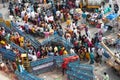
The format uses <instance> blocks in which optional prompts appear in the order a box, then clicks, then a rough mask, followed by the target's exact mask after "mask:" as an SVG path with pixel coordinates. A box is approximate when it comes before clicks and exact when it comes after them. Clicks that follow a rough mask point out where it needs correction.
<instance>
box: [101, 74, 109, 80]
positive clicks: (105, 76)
mask: <svg viewBox="0 0 120 80" xmlns="http://www.w3.org/2000/svg"><path fill="white" fill-rule="evenodd" d="M103 80H110V79H109V75H108V74H107V73H106V72H104V76H103Z"/></svg>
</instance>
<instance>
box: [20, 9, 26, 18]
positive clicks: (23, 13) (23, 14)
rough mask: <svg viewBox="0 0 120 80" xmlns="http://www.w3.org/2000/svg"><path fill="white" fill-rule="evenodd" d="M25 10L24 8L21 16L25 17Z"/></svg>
mask: <svg viewBox="0 0 120 80" xmlns="http://www.w3.org/2000/svg"><path fill="white" fill-rule="evenodd" d="M25 12H26V11H25V10H23V11H22V12H21V18H23V17H24V16H25Z"/></svg>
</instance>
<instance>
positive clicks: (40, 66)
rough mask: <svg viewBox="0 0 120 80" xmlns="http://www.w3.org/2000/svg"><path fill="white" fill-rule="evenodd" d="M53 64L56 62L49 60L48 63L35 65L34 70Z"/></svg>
mask: <svg viewBox="0 0 120 80" xmlns="http://www.w3.org/2000/svg"><path fill="white" fill-rule="evenodd" d="M53 64H54V62H49V63H46V64H42V65H39V66H36V67H33V70H34V71H36V70H40V69H43V68H46V67H50V66H52V65H53Z"/></svg>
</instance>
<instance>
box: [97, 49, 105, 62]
mask: <svg viewBox="0 0 120 80" xmlns="http://www.w3.org/2000/svg"><path fill="white" fill-rule="evenodd" d="M97 52H98V55H99V57H100V64H101V63H102V55H103V53H104V50H103V49H102V48H99V49H98V51H97Z"/></svg>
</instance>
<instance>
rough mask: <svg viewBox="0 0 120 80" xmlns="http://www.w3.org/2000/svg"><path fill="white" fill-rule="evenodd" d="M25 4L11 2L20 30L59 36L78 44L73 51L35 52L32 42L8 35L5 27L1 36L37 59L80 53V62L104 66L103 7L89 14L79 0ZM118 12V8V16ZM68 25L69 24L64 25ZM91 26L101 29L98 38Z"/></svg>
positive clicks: (60, 48)
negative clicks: (96, 63) (102, 61)
mask: <svg viewBox="0 0 120 80" xmlns="http://www.w3.org/2000/svg"><path fill="white" fill-rule="evenodd" d="M22 1H23V2H22ZM22 1H21V0H19V1H18V2H17V1H16V2H13V1H10V3H9V12H10V16H13V18H12V19H11V20H12V21H13V22H15V23H16V24H17V26H16V28H17V29H19V30H20V31H22V32H25V33H27V34H30V35H33V36H37V37H39V36H41V35H42V36H43V37H44V36H45V37H46V38H47V37H49V36H51V35H56V34H57V35H59V36H62V37H64V38H66V40H67V41H68V42H70V43H72V44H74V47H73V48H71V49H70V51H67V50H66V49H65V46H59V45H54V46H52V45H45V46H40V47H39V48H38V49H35V48H34V46H32V44H31V42H30V41H29V40H25V39H24V37H23V36H21V35H19V33H18V32H13V33H10V34H7V35H5V30H4V28H1V30H0V34H1V35H2V36H6V39H7V41H9V40H10V41H12V42H14V43H16V44H17V45H19V46H20V47H22V48H24V49H25V50H27V51H28V53H29V54H31V55H35V56H36V57H35V60H37V58H44V57H45V56H47V55H54V56H57V55H66V54H69V53H76V54H78V55H79V57H80V60H90V61H91V62H90V64H93V63H94V61H96V62H100V63H101V60H102V54H103V53H104V50H103V49H101V48H99V44H100V42H101V41H102V37H103V34H104V32H106V31H107V28H106V27H105V26H104V25H105V24H104V19H103V18H105V17H104V15H105V14H106V12H105V11H106V9H105V8H106V7H104V6H101V7H100V8H99V9H96V10H94V12H87V10H82V9H80V7H79V5H78V4H79V3H80V2H79V1H78V0H75V1H73V0H70V1H67V2H65V3H66V5H64V4H60V2H58V4H55V3H54V2H53V1H46V0H45V1H43V2H42V0H41V2H40V3H37V2H35V3H34V2H31V1H24V0H22ZM67 3H68V4H67ZM42 4H44V5H42ZM107 8H108V12H111V5H110V6H107ZM118 10H119V9H117V10H116V9H115V13H117V11H118ZM64 22H65V25H63V23H64ZM93 24H94V25H93ZM91 25H92V26H94V27H96V28H98V31H96V33H95V34H94V36H92V34H91V33H90V30H89V28H90V26H91ZM82 31H84V32H85V34H84V33H83V32H82ZM98 59H99V60H98Z"/></svg>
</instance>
